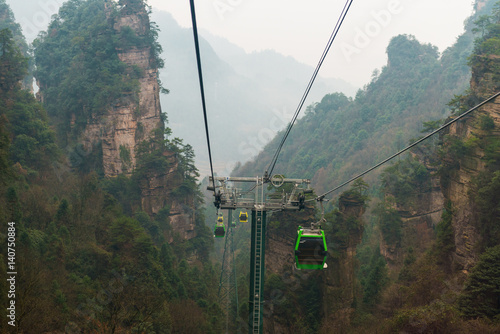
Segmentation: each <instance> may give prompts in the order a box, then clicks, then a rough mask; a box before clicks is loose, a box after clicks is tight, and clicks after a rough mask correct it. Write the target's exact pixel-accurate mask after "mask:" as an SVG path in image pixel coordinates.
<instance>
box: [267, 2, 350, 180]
mask: <svg viewBox="0 0 500 334" xmlns="http://www.w3.org/2000/svg"><path fill="white" fill-rule="evenodd" d="M352 2H353V0H347V1H346V3H345V5H344V8H343V9H342V12H341V14H340V16H339V18H338V20H337V23H336V24H335V28H333V31H332V34H331V35H330V38H329V40H328V43H327V44H326V47H325V49H324V50H323V54H322V55H321V57H320V60H319V62H318V65H317V66H316V69H315V70H314V73H313V75H312V77H311V79H310V80H309V83H308V84H307V87H306V90H305V92H304V94H303V95H302V98H301V99H300V102H299V105H298V106H297V110H296V111H295V114H294V115H293V118H292V121H291V122H290V123H289V124H288V128H287V129H286V132H285V134H284V136H283V138H282V139H281V142H280V144H279V145H278V148H277V150H276V152H275V153H274V156H273V158H272V159H271V162H270V163H269V166H268V168H267V170H266V172H265V174H266V176H268V177H271V175H272V172H273V170H274V166H275V165H276V162H277V160H278V156H279V154H280V151H281V149H282V147H283V145H284V143H285V141H286V139H287V137H288V135H289V134H290V131H291V130H292V127H293V125H294V124H295V121H296V120H297V117H298V116H299V113H300V110H301V109H302V107H303V106H304V103H305V102H306V99H307V96H308V95H309V91H310V90H311V88H312V85H313V83H314V80H316V76H317V75H318V72H319V70H320V68H321V65H323V62H324V60H325V58H326V56H327V54H328V51H329V50H330V47H331V46H332V44H333V41H334V40H335V37H336V36H337V34H338V32H339V30H340V27H341V26H342V23H343V22H344V19H345V17H346V15H347V12H348V11H349V8H350V7H351V4H352Z"/></svg>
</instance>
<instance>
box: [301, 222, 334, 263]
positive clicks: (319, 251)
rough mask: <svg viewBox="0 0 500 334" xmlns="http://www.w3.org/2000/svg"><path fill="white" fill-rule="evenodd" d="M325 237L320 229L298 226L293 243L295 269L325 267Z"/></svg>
mask: <svg viewBox="0 0 500 334" xmlns="http://www.w3.org/2000/svg"><path fill="white" fill-rule="evenodd" d="M326 255H327V247H326V239H325V232H324V231H323V230H322V229H319V228H318V229H307V228H302V227H301V226H299V229H298V230H297V242H296V243H295V266H296V267H297V269H323V268H326Z"/></svg>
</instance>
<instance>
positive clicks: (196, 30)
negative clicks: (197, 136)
mask: <svg viewBox="0 0 500 334" xmlns="http://www.w3.org/2000/svg"><path fill="white" fill-rule="evenodd" d="M190 5H191V20H192V22H193V35H194V46H195V51H196V62H197V64H198V77H199V79H200V92H201V104H202V107H203V118H204V120H205V133H206V135H207V146H208V159H209V161H210V172H211V174H212V182H213V191H214V194H215V178H214V167H213V163H212V150H211V149H210V135H209V132H208V119H207V106H206V102H205V89H204V87H203V73H202V71H201V56H200V44H199V41H198V27H197V25H196V13H195V8H194V0H190Z"/></svg>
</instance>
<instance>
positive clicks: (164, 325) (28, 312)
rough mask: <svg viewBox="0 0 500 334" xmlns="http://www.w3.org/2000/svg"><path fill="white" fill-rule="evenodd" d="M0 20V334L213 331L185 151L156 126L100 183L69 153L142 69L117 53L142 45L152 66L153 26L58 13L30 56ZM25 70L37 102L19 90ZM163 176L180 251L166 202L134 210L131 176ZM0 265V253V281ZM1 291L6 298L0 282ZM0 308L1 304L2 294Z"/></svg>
mask: <svg viewBox="0 0 500 334" xmlns="http://www.w3.org/2000/svg"><path fill="white" fill-rule="evenodd" d="M0 9H1V10H2V13H1V17H2V22H1V24H2V28H5V29H2V30H1V31H0V50H2V53H1V55H0V118H1V122H0V182H1V187H0V189H1V193H0V203H1V204H0V220H1V221H2V222H3V223H2V226H4V227H5V228H2V231H1V234H2V242H1V244H2V249H3V250H7V233H8V232H7V222H12V224H13V225H14V226H15V251H16V253H15V258H14V259H13V260H14V262H15V266H16V270H17V272H18V276H17V277H16V279H17V280H16V289H15V302H16V304H15V305H16V312H15V319H14V321H13V324H15V327H13V326H11V325H8V324H7V322H6V321H4V320H5V319H8V318H7V312H8V311H6V308H4V311H3V318H4V320H3V321H2V322H1V331H2V332H4V333H5V332H11V331H13V332H18V333H21V332H23V333H44V332H60V333H63V332H65V333H81V332H85V333H125V332H127V333H130V332H137V333H146V332H147V333H218V332H220V330H219V328H220V327H219V326H220V324H219V321H218V319H219V318H220V310H219V307H218V305H217V303H216V295H215V290H214V289H212V287H213V286H214V285H215V284H216V281H215V280H216V271H215V270H214V268H213V266H212V264H211V262H210V261H207V258H208V256H209V254H208V253H209V249H210V247H211V244H212V237H211V235H210V232H209V231H208V228H206V227H205V226H204V216H203V215H204V213H203V208H202V206H201V205H200V202H199V201H200V193H199V190H198V188H197V186H196V177H197V171H196V168H195V167H194V165H193V153H192V149H191V148H190V146H189V145H185V144H184V143H182V141H181V140H180V139H178V138H171V137H172V136H170V137H166V136H164V135H163V134H169V130H168V128H166V130H165V129H164V128H159V129H158V130H157V131H159V134H158V135H155V132H154V131H153V132H152V133H153V135H151V136H149V137H146V136H144V138H140V137H139V138H138V149H137V151H136V163H135V166H134V167H135V168H134V169H133V170H132V171H131V172H129V173H128V174H127V175H125V174H121V175H118V176H117V177H113V178H109V177H105V176H104V175H103V174H104V172H103V168H102V164H103V160H102V154H99V150H98V149H95V150H93V151H90V152H89V151H86V150H85V149H84V148H83V146H81V144H79V142H78V140H79V138H80V137H79V134H80V133H81V132H82V131H83V129H85V124H86V122H89V119H91V118H92V117H95V115H99V114H102V113H104V112H105V110H106V109H109V108H111V107H112V106H113V104H114V103H115V102H114V101H116V100H120V101H122V100H123V99H124V98H125V99H127V101H130V100H136V99H137V98H138V96H139V95H138V94H139V92H138V90H140V85H139V80H140V79H141V74H142V69H141V68H139V67H138V66H130V64H127V63H125V62H123V61H121V60H120V58H119V56H118V55H119V52H123V51H124V50H127V49H134V50H136V49H138V48H140V47H144V46H147V47H148V50H152V51H151V58H152V59H153V61H151V62H150V63H149V64H151V66H152V67H159V66H161V62H160V60H159V59H155V57H156V56H157V52H158V51H159V45H157V44H156V42H155V41H156V39H155V38H156V37H155V36H156V35H155V30H154V27H153V28H152V29H151V30H150V31H149V32H146V33H145V34H144V35H137V34H136V33H135V32H134V31H133V30H132V29H130V28H129V29H122V30H120V31H117V29H115V28H114V24H115V22H116V20H117V18H119V17H120V15H121V16H122V17H128V16H127V15H133V14H134V13H135V12H138V13H142V12H143V10H144V4H143V3H142V1H133V0H129V1H120V2H119V3H114V2H106V1H101V0H72V1H68V2H66V3H65V4H64V5H63V6H62V7H61V9H60V12H59V14H58V15H57V16H55V17H54V18H53V21H52V23H51V24H50V26H49V29H48V31H47V32H44V33H42V34H41V35H40V36H39V38H38V39H37V40H36V42H35V43H34V58H33V57H32V58H28V57H27V55H28V53H27V48H26V47H25V46H26V44H25V42H24V41H23V39H22V35H20V30H19V27H18V25H17V24H16V23H15V21H14V18H13V15H12V13H11V11H10V9H9V8H8V6H7V5H6V4H5V1H3V0H2V1H1V4H0ZM30 59H31V60H30ZM33 59H34V60H35V61H36V72H35V75H36V78H37V81H38V83H39V85H40V92H39V93H38V95H39V96H40V97H41V101H42V102H39V101H38V100H37V99H35V97H34V95H33V93H32V91H31V90H25V89H23V85H22V84H21V83H22V81H23V79H24V77H25V76H26V75H27V74H28V71H29V69H30V64H31V63H32V62H33ZM155 60H156V61H155ZM140 112H141V110H139V111H137V113H140ZM162 126H163V123H162ZM141 139H142V140H141ZM97 147H100V146H97ZM120 153H121V156H122V158H123V160H127V158H129V159H130V153H129V156H127V151H126V150H121V152H120ZM100 159H101V160H100ZM165 168H171V169H172V170H173V172H172V173H173V176H172V178H174V179H175V180H177V181H176V182H175V183H174V184H172V185H171V188H169V193H170V194H171V196H175V197H176V198H177V199H178V201H181V202H182V201H189V202H193V203H195V205H194V210H196V213H195V214H194V213H193V217H196V218H194V219H193V224H194V227H193V228H194V233H195V237H193V238H190V239H189V240H188V239H184V238H181V237H179V235H178V233H177V232H176V231H175V230H173V229H172V226H171V224H170V223H171V219H172V215H173V211H174V209H173V208H172V207H171V206H170V205H169V204H171V203H167V204H166V205H165V206H164V207H163V208H161V209H160V210H159V212H157V213H156V214H154V215H151V214H148V213H146V212H145V211H144V210H146V208H143V207H142V205H141V194H142V193H141V187H142V186H143V181H144V179H145V178H148V177H149V176H150V174H151V172H152V171H154V170H156V169H165ZM10 231H11V230H9V233H11V232H10ZM9 261H10V260H9ZM6 263H7V253H6V252H4V251H2V259H1V267H2V272H3V273H5V272H7V268H6ZM10 271H12V270H10ZM2 277H5V276H2ZM1 285H2V291H3V292H6V291H7V282H6V280H5V279H4V280H3V283H1ZM1 300H2V304H3V305H7V303H8V302H9V301H8V300H7V293H2V296H1ZM11 300H12V299H11ZM9 321H10V320H9Z"/></svg>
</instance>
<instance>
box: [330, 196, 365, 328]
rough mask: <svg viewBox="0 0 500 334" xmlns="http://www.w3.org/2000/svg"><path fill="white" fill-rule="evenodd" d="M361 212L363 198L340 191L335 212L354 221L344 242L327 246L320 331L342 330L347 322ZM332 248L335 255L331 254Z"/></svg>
mask: <svg viewBox="0 0 500 334" xmlns="http://www.w3.org/2000/svg"><path fill="white" fill-rule="evenodd" d="M364 212H365V206H364V202H361V201H359V200H358V199H356V198H353V197H351V196H345V195H341V196H340V198H339V213H338V215H339V216H340V217H341V219H342V221H346V222H348V221H351V222H353V221H356V222H358V225H356V226H348V232H349V233H348V237H347V240H346V242H345V244H343V245H341V246H339V247H336V249H332V247H331V246H330V248H329V250H328V251H329V257H328V261H327V263H328V269H327V270H324V271H323V272H322V273H321V275H322V295H323V305H322V311H323V315H324V317H323V325H322V332H323V333H334V332H335V333H342V332H344V331H345V330H347V329H348V328H349V327H350V325H351V319H352V315H353V313H354V311H355V309H354V308H353V303H354V300H355V296H356V287H357V284H358V283H357V279H356V272H357V263H358V261H357V259H356V248H357V247H358V245H359V244H360V243H361V238H362V236H363V231H364V228H363V223H362V216H363V214H364ZM332 251H334V252H336V253H337V255H336V256H332Z"/></svg>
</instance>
